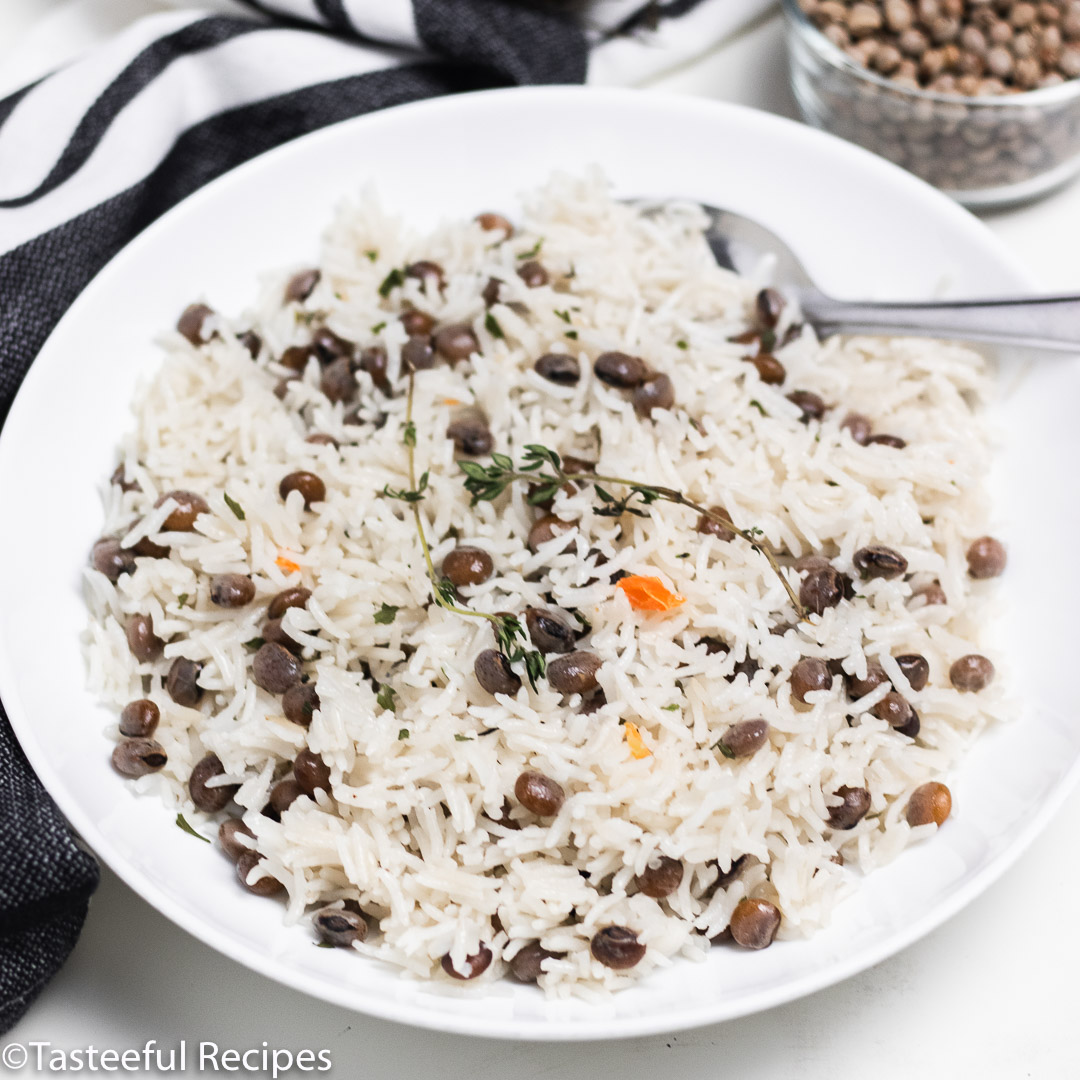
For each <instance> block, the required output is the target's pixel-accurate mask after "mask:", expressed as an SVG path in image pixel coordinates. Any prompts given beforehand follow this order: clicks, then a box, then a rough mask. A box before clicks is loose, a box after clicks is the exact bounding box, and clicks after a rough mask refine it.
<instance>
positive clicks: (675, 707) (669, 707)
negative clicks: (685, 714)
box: [660, 701, 682, 712]
mask: <svg viewBox="0 0 1080 1080" xmlns="http://www.w3.org/2000/svg"><path fill="white" fill-rule="evenodd" d="M660 707H661V708H662V709H663V710H664V712H678V711H679V709H681V708H682V706H681V705H680V704H679V703H678V702H677V701H673V702H672V703H671V704H670V705H661V706H660Z"/></svg>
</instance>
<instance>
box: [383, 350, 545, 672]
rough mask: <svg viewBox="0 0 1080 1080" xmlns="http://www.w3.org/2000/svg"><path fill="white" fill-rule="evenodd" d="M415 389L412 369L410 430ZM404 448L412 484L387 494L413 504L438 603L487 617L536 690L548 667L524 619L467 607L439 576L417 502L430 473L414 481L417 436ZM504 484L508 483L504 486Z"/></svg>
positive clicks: (501, 460)
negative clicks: (530, 645) (529, 641)
mask: <svg viewBox="0 0 1080 1080" xmlns="http://www.w3.org/2000/svg"><path fill="white" fill-rule="evenodd" d="M415 392H416V372H415V371H411V372H409V391H408V397H407V399H406V403H405V430H406V432H408V431H409V429H410V427H413V430H414V431H415V427H414V426H413V424H414V422H413V400H414V398H415ZM403 441H404V443H405V449H406V453H407V455H408V468H409V483H410V484H411V485H412V487H411V488H409V489H400V490H397V491H392V490H390V488H389V485H387V487H386V488H385V489H384V493H385V494H387V495H389V496H390V497H391V498H394V499H402V500H404V501H405V502H408V503H411V504H412V510H413V520H414V522H415V523H416V535H417V537H418V538H419V540H420V549H421V551H423V553H424V565H425V566H426V568H427V576H428V580H429V581H430V582H431V595H432V599H434V601H435V603H436V604H438V605H439V607H441V608H443V609H444V610H446V611H449V612H452V613H453V614H455V615H464V616H467V617H469V618H473V619H487V620H488V621H489V622H490V623H491V624H492V627H493V629H494V631H495V642H496V644H497V645H498V647H499V651H500V652H502V653H503V655H505V656H506V658H507V659H508V660H509V661H510V662H511V663H516V662H517V661H519V660H520V661H524V663H525V673H526V675H527V676H528V679H529V683H530V684H531V686H532V688H533V689H534V690H535V689H536V681H537V679H539V678H541V677H542V676H543V674H544V671H545V670H546V665H545V663H544V657H543V655H542V654H541V653H538V652H529V651H527V650H526V649H525V648H524V647H523V645H522V644H521V643H524V641H525V630H524V628H523V627H522V625H521V622H520V621H519V620H518V619H517V618H516V617H515V616H513V615H492V614H490V613H489V612H486V611H475V610H474V609H473V608H470V607H465V606H464V605H462V604H459V603H458V599H457V592H456V591H455V589H454V585H453V583H452V582H451V581H449V580H448V579H447V578H444V577H440V576H439V574H437V573H436V571H435V563H434V562H433V561H432V558H431V547H430V545H429V544H428V541H427V534H426V533H425V531H424V519H423V517H422V515H421V513H420V507H419V505H418V503H419V502H420V500H421V499H423V497H424V496H423V492H424V489H425V488H426V487H427V483H428V474H427V473H426V472H425V473H424V474H423V476H421V477H420V483H419V484H417V483H416V480H415V476H416V440H415V438H414V439H412V440H411V441H410V439H408V438H405V439H404V440H403ZM525 450H526V454H528V452H529V451H530V450H531V451H533V453H534V458H532V459H530V460H533V461H534V462H535V463H534V464H532V465H531V466H529V467H530V468H534V469H540V468H542V467H543V465H544V463H545V462H547V463H548V464H553V465H554V466H555V467H556V468H558V467H559V464H560V461H561V459H560V458H559V455H558V454H556V453H555V452H554V451H553V450H548V449H547V448H546V447H544V446H533V447H526V448H525ZM491 460H492V464H491V465H490V466H487V468H493V469H501V470H503V471H506V470H510V471H513V468H514V462H513V459H512V458H509V457H507V456H506V455H505V454H492V456H491ZM465 464H466V465H469V466H475V467H476V469H478V470H480V472H479V473H478V475H480V476H483V475H484V470H485V466H483V465H480V464H479V463H478V462H471V461H470V462H466V463H465ZM503 486H505V485H503Z"/></svg>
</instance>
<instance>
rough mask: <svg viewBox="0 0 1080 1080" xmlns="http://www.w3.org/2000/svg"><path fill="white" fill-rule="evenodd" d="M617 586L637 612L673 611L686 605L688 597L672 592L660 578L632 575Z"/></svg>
mask: <svg viewBox="0 0 1080 1080" xmlns="http://www.w3.org/2000/svg"><path fill="white" fill-rule="evenodd" d="M617 585H618V587H619V588H620V589H622V591H623V592H624V593H626V598H627V600H629V601H630V606H631V607H632V608H633V609H634V610H635V611H671V610H672V608H677V607H678V606H679V605H680V604H685V603H686V597H685V596H680V595H679V594H678V593H677V592H672V591H671V590H670V589H669V588H667V587H666V586H665V585H664V583H663V582H662V581H661V580H660V579H659V578H658V577H645V576H644V575H642V574H631V575H630V576H629V577H624V578H620V579H619V581H618V582H617Z"/></svg>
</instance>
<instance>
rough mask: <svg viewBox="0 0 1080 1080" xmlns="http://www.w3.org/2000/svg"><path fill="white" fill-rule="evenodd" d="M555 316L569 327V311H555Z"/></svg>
mask: <svg viewBox="0 0 1080 1080" xmlns="http://www.w3.org/2000/svg"><path fill="white" fill-rule="evenodd" d="M555 314H556V315H558V316H559V318H560V319H562V321H563V322H564V323H566V324H567V325H569V323H570V312H569V311H556V312H555Z"/></svg>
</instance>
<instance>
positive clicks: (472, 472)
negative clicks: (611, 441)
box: [458, 443, 805, 618]
mask: <svg viewBox="0 0 1080 1080" xmlns="http://www.w3.org/2000/svg"><path fill="white" fill-rule="evenodd" d="M458 466H459V468H460V469H461V471H462V472H463V473H464V474H465V490H466V491H468V492H469V494H470V495H472V505H473V506H475V505H476V504H477V503H479V502H491V501H492V500H494V499H497V498H498V497H499V496H500V495H501V494H502V493H503V492H504V491H505V490H506V489H507V488H508V487H509V486H510V485H511V484H513V483H514V482H515V481H524V482H526V483H529V484H535V485H536V491H535V492H534V493H533V496H532V497H531V498H530V500H529V501H530V502H532V501H534V500H537V501H540V502H543V500H544V499H545V498H548V497H550V495H553V494H554V493H555V492H556V491H558V489H559V488H561V487H562V486H563V485H564V484H566V483H569V482H570V481H579V482H581V481H584V482H585V483H591V484H592V485H593V489H594V490H595V491H596V494H597V496H598V497H599V498H600V500H601V501H602V502H603V503H604V504H605V505H604V506H602V507H600V508H599V509H597V510H596V511H595V513H596V514H598V515H600V516H601V517H618V516H620V515H622V514H624V513H628V514H634V515H636V516H638V517H645V516H646V514H645V513H644V511H643V510H641V509H640V508H639V507H636V506H631V505H630V503H631V502H632V501H633V500H634V499H635V498H636V499H639V500H640V502H641V503H642V505H644V506H651V505H652V504H653V503H655V502H669V503H674V504H675V505H676V506H685V507H688V508H689V509H691V510H694V511H696V512H697V513H698V514H700V515H702V516H703V517H705V518H706V519H708V520H709V521H715V522H717V523H719V524H721V525H723V526H724V527H725V528H727V529H731V530H732V531H733V532H735V533H736V534H737V535H738V536H741V537H742V538H743V539H744V540H746V541H747V542H748V543H749V544H750V545H751V546H752V547H753V548H754V549H755V550H757V551H759V552H760V553H761V554H762V555H763V556H764V557H765V558H766V560H767V561H768V563H769V565H770V566H771V567H772V569H773V572H774V573H775V574H776V576H777V577H778V578H779V579H780V583H781V584H782V585H783V586H784V589H785V591H786V592H787V594H788V598H789V599H790V600H791V603H792V604H793V605H794V607H795V611H796V612H797V613H798V615H799V617H800V618H802V617H803V615H804V614H805V613H804V611H803V608H802V605H801V604H800V603H799V598H798V596H797V595H796V593H795V590H794V589H793V588H792V587H791V584H790V582H789V581H788V579H787V578H786V577H785V576H784V574H783V571H782V570H781V569H780V566H779V564H778V563H777V561H776V556H775V555H774V554H773V552H772V550H771V549H770V548H769V546H768V545H767V544H765V543H764V541H763V539H762V537H763V535H764V534H763V533H762V531H761V529H759V528H757V527H756V526H754V527H752V528H749V529H737V528H735V526H734V525H733V524H732V523H731V522H730V521H729V520H728V519H727V517H725V516H724V515H723V514H720V513H717V512H716V511H713V510H710V509H709V508H708V507H705V506H701V505H699V504H698V503H696V502H694V501H693V500H691V499H688V498H687V497H686V496H685V495H684V494H683V493H682V492H681V491H678V490H676V489H675V488H670V487H664V486H662V485H659V484H642V483H639V482H638V481H636V480H627V479H625V478H623V477H618V476H600V475H598V474H596V473H592V472H567V471H566V470H565V469H564V468H563V464H562V458H560V457H559V455H558V454H557V453H556V452H555V451H554V450H552V449H550V448H549V447H547V446H542V445H540V444H538V443H529V444H528V445H526V446H525V450H524V458H523V463H522V464H521V465H519V466H518V467H516V468H515V466H514V463H513V461H512V460H511V459H510V458H508V457H507V456H506V455H505V454H492V455H491V464H490V465H481V464H480V462H478V461H459V462H458ZM545 470H550V471H545ZM602 484H612V485H615V484H618V485H619V486H620V487H625V488H629V491H628V493H627V494H626V495H625V496H623V497H622V498H621V499H617V498H616V497H615V496H614V495H612V494H611V492H609V491H608V490H607V489H606V488H605V487H602V486H601V485H602Z"/></svg>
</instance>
